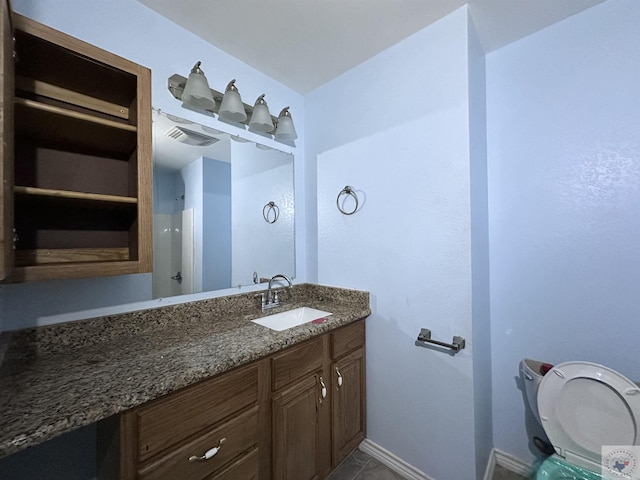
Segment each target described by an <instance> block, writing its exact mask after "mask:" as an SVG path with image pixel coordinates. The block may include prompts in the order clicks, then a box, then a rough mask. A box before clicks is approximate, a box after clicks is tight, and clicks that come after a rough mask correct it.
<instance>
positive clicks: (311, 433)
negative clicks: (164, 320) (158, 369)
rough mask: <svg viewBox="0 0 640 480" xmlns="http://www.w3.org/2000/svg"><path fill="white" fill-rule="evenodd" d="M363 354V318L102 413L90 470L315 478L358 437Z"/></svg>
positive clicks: (116, 474)
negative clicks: (95, 459) (142, 401)
mask: <svg viewBox="0 0 640 480" xmlns="http://www.w3.org/2000/svg"><path fill="white" fill-rule="evenodd" d="M364 353H365V321H364V319H363V320H359V321H357V322H355V323H352V324H350V325H347V326H345V327H342V328H339V329H337V330H335V331H333V332H331V333H327V334H324V335H321V336H318V337H316V338H313V339H311V340H308V341H306V342H304V343H301V344H299V345H296V346H294V347H291V348H288V349H286V350H283V351H282V352H280V353H277V354H275V355H273V356H271V357H268V358H264V359H262V360H259V361H257V362H254V363H251V364H249V365H246V366H244V367H240V368H238V369H235V370H232V371H230V372H228V373H224V374H222V375H219V376H217V377H213V378H212V379H209V380H205V381H203V382H200V383H198V384H196V385H193V386H190V387H187V388H185V389H183V390H180V391H178V392H176V393H173V394H170V395H167V396H165V397H162V398H159V399H157V400H154V401H152V402H149V403H148V404H145V405H143V406H140V407H137V408H134V409H131V410H129V411H128V412H125V413H124V414H121V415H119V416H116V417H112V418H110V419H107V420H103V421H102V422H100V424H99V428H98V440H99V446H98V452H99V466H98V479H99V480H114V479H120V480H156V479H167V478H171V479H173V478H176V479H177V478H179V479H181V480H201V479H204V478H207V479H217V480H223V479H224V480H231V479H233V480H237V479H243V480H271V479H273V480H322V479H324V478H326V477H327V476H328V475H329V473H330V472H331V470H332V469H334V468H335V467H336V466H337V465H338V464H339V463H340V462H341V461H342V460H344V458H345V457H346V456H347V455H348V454H349V453H350V452H351V451H352V450H353V449H354V448H355V447H356V446H357V445H358V444H359V443H360V442H361V441H362V440H363V439H364V438H365V434H366V414H365V395H366V386H365V363H364V361H365V360H364V358H365V357H364ZM222 439H225V440H224V441H222V443H220V442H221V440H222ZM218 445H220V449H219V450H218V451H217V452H216V453H215V455H214V456H212V457H211V458H209V459H208V460H205V461H193V462H190V461H189V458H190V457H191V456H202V455H204V454H205V452H207V451H208V450H210V449H211V448H214V447H216V446H218Z"/></svg>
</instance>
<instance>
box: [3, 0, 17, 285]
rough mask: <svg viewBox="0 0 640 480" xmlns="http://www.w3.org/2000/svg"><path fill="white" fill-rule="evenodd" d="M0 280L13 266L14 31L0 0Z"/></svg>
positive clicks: (5, 4) (5, 5)
mask: <svg viewBox="0 0 640 480" xmlns="http://www.w3.org/2000/svg"><path fill="white" fill-rule="evenodd" d="M0 14H1V15H2V19H1V20H0V22H1V23H0V35H1V36H2V47H0V92H1V93H0V95H2V97H1V99H0V132H1V133H0V135H1V136H2V138H0V157H1V158H2V164H1V165H0V190H1V191H2V198H1V200H0V201H1V202H2V203H1V204H0V280H3V279H5V278H7V276H9V273H11V270H12V268H13V263H14V253H13V76H14V68H13V34H12V32H11V21H10V18H9V15H10V14H11V13H10V11H9V6H8V3H7V2H6V1H4V0H2V1H0Z"/></svg>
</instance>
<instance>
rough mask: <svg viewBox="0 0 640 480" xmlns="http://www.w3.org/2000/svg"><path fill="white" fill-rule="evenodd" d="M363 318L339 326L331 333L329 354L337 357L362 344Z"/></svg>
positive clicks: (363, 335)
mask: <svg viewBox="0 0 640 480" xmlns="http://www.w3.org/2000/svg"><path fill="white" fill-rule="evenodd" d="M364 341H365V330H364V320H358V321H357V322H355V323H352V324H351V325H348V326H346V327H343V328H340V329H338V330H336V331H335V332H332V333H331V355H332V357H333V358H338V357H341V356H342V355H344V354H345V353H349V352H350V351H352V350H355V349H356V348H360V347H362V346H363V345H364Z"/></svg>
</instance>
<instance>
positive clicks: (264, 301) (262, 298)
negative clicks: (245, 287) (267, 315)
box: [254, 292, 267, 307]
mask: <svg viewBox="0 0 640 480" xmlns="http://www.w3.org/2000/svg"><path fill="white" fill-rule="evenodd" d="M254 297H260V304H261V306H262V307H264V306H265V305H266V304H267V296H266V294H265V293H264V292H262V293H256V294H255V295H254Z"/></svg>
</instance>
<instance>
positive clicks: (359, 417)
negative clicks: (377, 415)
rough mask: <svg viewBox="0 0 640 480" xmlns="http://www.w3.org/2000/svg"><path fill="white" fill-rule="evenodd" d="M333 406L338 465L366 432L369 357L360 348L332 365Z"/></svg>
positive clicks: (334, 453) (335, 459) (334, 441)
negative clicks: (366, 391)
mask: <svg viewBox="0 0 640 480" xmlns="http://www.w3.org/2000/svg"><path fill="white" fill-rule="evenodd" d="M331 373H332V375H333V380H332V390H333V395H332V402H333V403H332V406H333V409H332V410H333V412H332V413H333V414H332V419H333V425H332V427H333V428H332V432H333V434H332V435H333V441H332V445H333V450H332V464H333V466H334V467H336V466H337V465H338V464H339V463H340V462H341V461H342V460H344V458H345V457H346V456H347V455H348V454H349V453H350V452H351V450H353V449H354V448H355V447H356V446H357V445H358V444H359V443H360V442H361V441H362V440H364V437H365V433H366V415H365V408H366V403H365V359H364V349H358V350H355V351H354V352H352V353H350V354H349V355H347V356H345V357H343V358H341V359H340V360H338V361H336V362H334V363H333V364H332V365H331Z"/></svg>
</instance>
